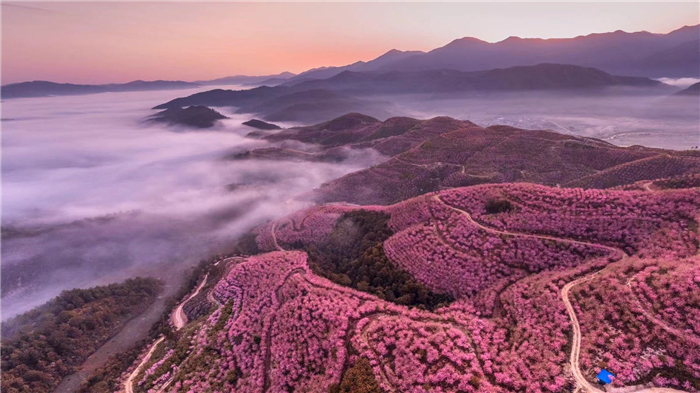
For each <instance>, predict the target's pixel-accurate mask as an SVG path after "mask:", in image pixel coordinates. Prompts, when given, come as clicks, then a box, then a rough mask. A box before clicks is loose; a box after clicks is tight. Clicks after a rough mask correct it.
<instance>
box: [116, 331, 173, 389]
mask: <svg viewBox="0 0 700 393" xmlns="http://www.w3.org/2000/svg"><path fill="white" fill-rule="evenodd" d="M163 340H165V336H160V338H159V339H158V340H156V342H154V343H153V345H151V348H150V349H149V350H148V352H147V353H146V356H144V357H143V359H141V363H139V365H138V366H136V368H135V369H134V371H132V372H131V374H130V375H129V378H127V379H126V382H124V391H125V392H126V393H134V379H136V376H137V375H138V374H139V372H141V369H142V368H143V366H144V365H145V364H146V363H148V361H149V360H150V359H151V356H153V352H154V351H155V350H156V347H157V346H158V344H160V343H161V342H163Z"/></svg>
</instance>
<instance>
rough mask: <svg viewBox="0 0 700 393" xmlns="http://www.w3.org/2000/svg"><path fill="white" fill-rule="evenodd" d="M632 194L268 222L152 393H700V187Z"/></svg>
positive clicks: (443, 202) (440, 204) (540, 197)
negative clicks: (607, 375) (602, 375)
mask: <svg viewBox="0 0 700 393" xmlns="http://www.w3.org/2000/svg"><path fill="white" fill-rule="evenodd" d="M630 184H631V185H629V186H625V187H619V188H618V189H608V190H601V189H582V188H558V187H548V186H543V185H536V184H526V183H514V184H492V185H476V186H472V187H462V188H452V189H447V190H443V191H439V192H432V193H428V194H424V195H421V196H418V197H415V198H412V199H408V200H405V201H402V202H399V203H397V204H393V205H385V206H380V205H367V206H357V205H349V204H342V203H340V204H325V205H318V206H314V207H311V208H308V209H306V210H302V211H299V212H296V213H294V214H292V215H289V216H287V217H284V218H281V219H278V220H275V221H272V222H269V223H267V224H265V225H262V226H259V227H257V228H256V229H254V230H253V233H252V234H251V236H252V238H253V239H254V243H255V244H254V246H255V248H257V250H256V251H257V253H256V254H255V255H250V256H247V257H244V258H237V259H224V260H223V263H226V264H227V265H226V269H225V270H226V272H225V274H224V275H223V277H222V278H221V279H220V281H218V283H216V285H215V286H213V289H211V290H210V292H209V293H208V295H207V299H208V300H209V301H210V302H211V306H212V308H211V309H212V310H213V311H212V312H211V313H209V314H207V315H205V316H203V317H200V318H198V319H194V320H192V321H190V323H188V325H187V326H186V327H185V328H183V329H182V330H180V331H178V333H177V334H175V335H173V336H172V337H168V338H166V339H165V340H164V341H163V342H162V343H159V344H158V345H157V346H156V349H155V352H154V353H155V355H154V356H152V357H151V358H150V359H148V361H146V362H145V364H144V367H142V368H141V369H140V370H136V371H134V368H132V369H130V371H129V372H130V373H135V379H134V381H136V383H135V384H134V390H135V391H137V392H193V393H199V392H330V393H337V392H417V393H418V392H421V393H422V392H426V393H427V392H528V393H529V392H533V393H535V392H551V393H555V392H572V391H577V390H578V389H583V390H584V391H596V390H600V391H602V389H603V388H602V387H600V386H598V385H596V377H595V376H596V374H597V373H598V372H599V371H600V370H601V369H607V370H609V371H611V372H612V373H614V374H615V375H616V378H615V379H614V381H613V384H612V385H613V387H614V388H618V387H619V388H623V387H624V388H626V389H631V390H630V391H640V392H657V391H658V392H661V391H664V392H673V391H686V392H697V391H700V257H698V247H699V245H700V243H699V241H700V239H698V224H697V219H698V215H699V214H700V189H698V188H697V187H696V186H695V185H694V184H693V179H692V176H691V177H690V178H689V179H686V180H684V181H675V182H674V181H657V182H654V183H653V188H652V187H650V183H649V184H648V183H643V184H642V183H640V184H637V185H636V186H635V183H630ZM679 184H680V185H679ZM683 185H689V187H684V186H683ZM569 307H570V309H569ZM572 313H573V314H572ZM657 388H665V389H666V390H655V389H657Z"/></svg>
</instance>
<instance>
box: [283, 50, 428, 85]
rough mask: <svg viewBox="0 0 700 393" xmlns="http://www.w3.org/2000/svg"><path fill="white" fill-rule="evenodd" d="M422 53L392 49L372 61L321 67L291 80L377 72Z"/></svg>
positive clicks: (293, 81) (292, 81)
mask: <svg viewBox="0 0 700 393" xmlns="http://www.w3.org/2000/svg"><path fill="white" fill-rule="evenodd" d="M423 53H424V52H421V51H400V50H397V49H392V50H390V51H388V52H386V53H384V54H383V55H381V56H379V57H377V58H376V59H374V60H370V61H367V62H365V61H358V62H355V63H353V64H350V65H348V66H344V67H319V68H313V69H310V70H308V71H305V72H302V73H300V74H299V75H297V76H295V77H293V78H290V80H289V81H290V83H296V82H299V81H304V80H312V79H326V78H330V77H332V76H334V75H337V74H339V73H341V72H343V71H376V70H378V69H379V68H381V67H383V66H385V65H387V64H390V63H392V62H394V61H398V60H402V59H405V58H408V57H411V56H413V55H417V54H423Z"/></svg>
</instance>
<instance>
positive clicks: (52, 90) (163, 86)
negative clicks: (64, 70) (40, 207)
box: [0, 72, 295, 99]
mask: <svg viewBox="0 0 700 393" xmlns="http://www.w3.org/2000/svg"><path fill="white" fill-rule="evenodd" d="M294 75H295V74H292V73H291V72H283V73H281V74H277V75H264V76H244V75H238V76H229V77H226V78H219V79H212V80H209V81H197V82H184V81H164V80H157V81H142V80H137V81H133V82H129V83H111V84H105V85H82V84H73V83H55V82H48V81H33V82H21V83H12V84H9V85H4V86H2V89H1V92H0V93H1V94H2V98H3V99H8V98H24V97H51V96H75V95H86V94H96V93H111V92H126V91H149V90H181V89H193V88H197V87H201V86H211V85H255V84H263V82H264V83H267V84H279V83H283V82H285V81H286V80H287V79H288V78H290V77H292V76H294Z"/></svg>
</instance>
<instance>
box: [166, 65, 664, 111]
mask: <svg viewBox="0 0 700 393" xmlns="http://www.w3.org/2000/svg"><path fill="white" fill-rule="evenodd" d="M663 86H666V85H664V84H663V83H661V82H658V81H655V80H652V79H649V78H643V77H623V76H614V75H610V74H608V73H606V72H603V71H600V70H597V69H594V68H588V67H581V66H573V65H563V64H539V65H535V66H522V67H511V68H507V69H495V70H490V71H481V72H463V71H453V70H439V71H438V70H436V71H406V72H403V71H392V72H378V71H367V72H356V71H343V72H341V73H340V74H338V75H335V76H332V77H330V78H327V79H320V80H319V79H316V80H303V81H297V82H296V83H294V82H292V81H290V82H288V83H285V84H283V85H280V86H274V87H269V86H261V87H257V88H254V89H249V90H237V91H236V90H221V89H217V90H211V91H206V92H201V93H196V94H193V95H190V96H187V97H181V98H176V99H174V100H171V101H169V102H166V103H164V104H161V105H158V106H156V107H155V108H153V109H168V108H180V107H186V106H191V105H204V106H218V107H235V108H237V111H238V113H254V114H257V115H260V116H261V118H262V119H264V120H269V121H298V122H304V123H310V122H316V121H321V120H323V119H328V118H333V117H337V116H340V115H342V114H345V113H348V112H362V113H366V114H368V115H371V116H375V117H378V118H387V117H389V116H390V115H391V114H390V112H391V108H392V104H390V103H388V102H386V101H384V100H383V99H378V98H377V96H383V95H391V94H406V93H411V94H425V93H429V94H432V93H449V94H473V93H476V92H483V91H489V92H508V91H573V90H575V91H586V92H592V91H595V92H600V89H604V88H610V87H647V88H655V87H663Z"/></svg>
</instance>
